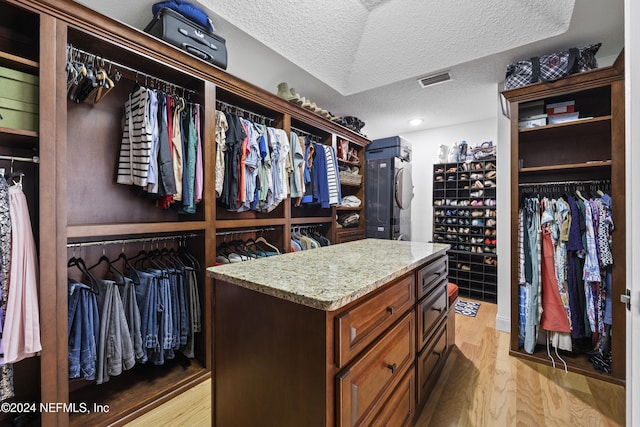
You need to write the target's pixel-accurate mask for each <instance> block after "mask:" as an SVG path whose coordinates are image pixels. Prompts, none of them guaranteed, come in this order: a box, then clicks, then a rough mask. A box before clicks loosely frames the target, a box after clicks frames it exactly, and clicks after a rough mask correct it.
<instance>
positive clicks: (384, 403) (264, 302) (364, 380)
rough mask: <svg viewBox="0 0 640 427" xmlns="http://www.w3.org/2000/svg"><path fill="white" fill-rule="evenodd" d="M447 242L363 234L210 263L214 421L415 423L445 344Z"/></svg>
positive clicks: (450, 330)
mask: <svg viewBox="0 0 640 427" xmlns="http://www.w3.org/2000/svg"><path fill="white" fill-rule="evenodd" d="M448 249H449V246H448V245H443V244H435V243H421V242H404V241H394V240H379V239H366V240H360V241H354V242H348V243H343V244H339V245H332V246H327V247H322V248H318V249H312V250H308V251H302V252H295V253H288V254H284V255H279V256H274V257H267V258H259V259H256V260H252V261H247V262H241V263H234V264H227V265H222V266H216V267H210V268H208V269H207V275H208V276H209V277H210V278H211V279H212V285H213V292H212V295H213V322H214V325H213V326H214V328H213V334H214V335H213V340H212V343H213V369H212V371H213V372H212V412H213V413H212V420H214V425H216V426H218V427H224V426H255V425H261V426H270V425H273V426H355V425H381V426H395V425H412V424H413V423H414V422H415V421H416V413H417V412H418V411H419V409H420V408H421V407H422V406H423V405H424V403H425V401H426V398H427V397H428V395H429V392H430V389H431V387H432V386H433V384H434V383H435V380H436V379H437V377H438V375H439V373H440V371H441V370H442V367H443V366H444V363H445V361H446V358H447V356H448V353H449V350H450V349H451V347H452V346H453V344H454V332H455V324H454V314H453V312H450V304H449V299H448V296H447V273H448V262H447V258H448V257H447V252H446V251H447V250H448Z"/></svg>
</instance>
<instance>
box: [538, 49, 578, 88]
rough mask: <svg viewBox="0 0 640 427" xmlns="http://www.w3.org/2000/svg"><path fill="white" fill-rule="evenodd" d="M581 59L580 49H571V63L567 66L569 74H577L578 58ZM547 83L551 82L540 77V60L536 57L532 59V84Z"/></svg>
mask: <svg viewBox="0 0 640 427" xmlns="http://www.w3.org/2000/svg"><path fill="white" fill-rule="evenodd" d="M579 57H580V50H579V49H578V48H575V47H572V48H571V49H569V61H568V65H567V74H573V73H575V72H576V67H577V66H578V58H579ZM538 80H539V81H541V82H547V81H550V80H545V79H543V78H542V76H540V58H539V57H537V56H534V57H532V58H531V83H536V82H537V81H538Z"/></svg>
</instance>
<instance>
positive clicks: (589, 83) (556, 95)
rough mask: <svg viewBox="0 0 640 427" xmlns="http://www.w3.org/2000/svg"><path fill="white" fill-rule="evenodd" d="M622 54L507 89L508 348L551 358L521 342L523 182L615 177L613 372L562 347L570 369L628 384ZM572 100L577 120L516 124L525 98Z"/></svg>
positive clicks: (529, 356)
mask: <svg viewBox="0 0 640 427" xmlns="http://www.w3.org/2000/svg"><path fill="white" fill-rule="evenodd" d="M623 55H624V54H623V53H621V54H620V56H619V57H618V59H617V60H616V62H615V64H613V65H612V66H610V67H603V68H600V69H596V70H592V71H588V72H584V73H578V74H574V75H571V76H568V77H566V78H563V79H560V80H558V81H555V82H550V83H537V84H532V85H529V86H525V87H521V88H517V89H512V90H509V91H505V92H503V93H502V95H503V96H504V97H505V98H506V100H507V101H508V105H509V111H510V114H511V238H512V239H511V240H512V245H511V344H510V354H512V355H514V356H518V357H522V358H525V359H528V360H531V361H535V362H539V363H544V364H548V365H551V362H550V360H549V358H548V356H547V351H546V348H542V346H541V345H538V346H537V347H536V349H535V351H534V353H533V354H528V353H526V352H524V350H522V349H520V348H519V346H518V329H519V326H518V320H519V314H518V287H519V283H518V238H517V237H518V209H519V203H520V200H521V194H520V190H519V184H522V183H545V182H565V181H573V182H575V181H578V182H580V181H585V180H610V182H611V192H610V195H611V197H612V200H613V202H612V203H613V206H612V215H613V221H614V224H615V231H614V232H613V247H612V252H613V259H614V264H613V270H612V277H613V287H612V288H613V292H612V304H613V323H612V339H611V353H612V372H611V373H610V374H607V373H603V372H600V371H597V370H595V369H594V367H593V365H592V363H591V362H590V361H589V360H588V357H587V356H585V355H580V354H565V357H564V359H565V360H566V362H567V364H568V368H569V370H570V371H574V372H578V373H580V374H583V375H587V376H591V377H595V378H599V379H602V380H605V381H609V382H613V383H618V384H624V382H625V373H626V363H625V358H626V349H625V347H626V345H625V342H626V332H625V331H626V321H625V307H624V305H623V304H620V303H619V295H621V294H625V289H626V284H625V253H624V251H625V205H624V199H625V131H624V126H625V116H624V56H623ZM538 100H544V102H545V104H549V103H553V102H559V101H569V100H574V101H575V109H576V111H578V112H579V113H580V116H581V117H585V118H580V119H578V120H575V121H572V122H565V123H560V124H552V125H547V126H540V127H536V128H530V129H519V128H518V120H519V107H520V105H521V104H522V103H526V102H530V101H538Z"/></svg>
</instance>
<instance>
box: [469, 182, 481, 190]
mask: <svg viewBox="0 0 640 427" xmlns="http://www.w3.org/2000/svg"><path fill="white" fill-rule="evenodd" d="M471 188H475V189H478V188H484V185H482V183H481V182H480V181H476V182H474V183H473V184H472V185H471Z"/></svg>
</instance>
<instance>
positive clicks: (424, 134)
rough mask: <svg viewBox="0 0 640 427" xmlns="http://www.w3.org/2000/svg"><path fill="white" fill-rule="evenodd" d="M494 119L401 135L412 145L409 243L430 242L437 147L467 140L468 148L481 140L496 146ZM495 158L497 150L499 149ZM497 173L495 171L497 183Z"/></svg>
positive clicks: (438, 149) (438, 150) (478, 143)
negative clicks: (412, 241) (411, 195)
mask: <svg viewBox="0 0 640 427" xmlns="http://www.w3.org/2000/svg"><path fill="white" fill-rule="evenodd" d="M496 131H497V126H496V119H495V117H494V118H490V119H487V120H481V121H477V122H471V123H463V124H460V125H456V126H450V127H442V128H435V129H429V130H425V131H418V132H411V133H406V134H403V135H402V136H403V137H404V138H406V139H407V140H408V141H409V142H411V148H412V151H413V159H412V161H411V163H412V170H413V186H414V190H413V191H414V194H415V197H414V198H413V203H412V205H411V240H415V241H419V242H427V241H431V240H432V238H433V209H432V208H433V165H434V164H436V163H438V154H439V152H440V145H441V144H444V145H447V146H449V147H450V146H451V145H452V144H453V143H454V142H460V141H462V140H465V141H467V144H469V146H470V147H474V146H476V145H480V144H481V143H483V142H484V141H493V144H494V145H498V144H497V134H496ZM498 156H500V150H499V149H498ZM499 181H500V171H498V182H499Z"/></svg>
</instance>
